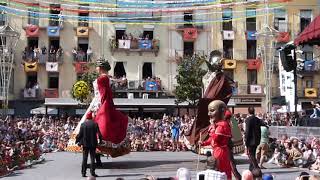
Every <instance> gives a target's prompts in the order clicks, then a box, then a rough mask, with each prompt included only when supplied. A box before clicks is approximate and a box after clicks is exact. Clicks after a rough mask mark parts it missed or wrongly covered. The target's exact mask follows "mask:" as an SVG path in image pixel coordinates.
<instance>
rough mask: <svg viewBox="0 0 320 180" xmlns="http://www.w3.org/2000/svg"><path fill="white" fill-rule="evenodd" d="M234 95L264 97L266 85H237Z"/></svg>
mask: <svg viewBox="0 0 320 180" xmlns="http://www.w3.org/2000/svg"><path fill="white" fill-rule="evenodd" d="M232 94H233V95H234V96H243V95H244V96H247V95H249V96H264V95H265V93H264V85H258V84H257V85H249V84H235V85H234V86H233V88H232Z"/></svg>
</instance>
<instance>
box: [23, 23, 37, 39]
mask: <svg viewBox="0 0 320 180" xmlns="http://www.w3.org/2000/svg"><path fill="white" fill-rule="evenodd" d="M26 35H27V37H39V26H36V25H28V26H27V27H26Z"/></svg>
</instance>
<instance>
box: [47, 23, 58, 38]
mask: <svg viewBox="0 0 320 180" xmlns="http://www.w3.org/2000/svg"><path fill="white" fill-rule="evenodd" d="M47 30H48V36H49V37H59V36H60V27H58V26H48V28H47Z"/></svg>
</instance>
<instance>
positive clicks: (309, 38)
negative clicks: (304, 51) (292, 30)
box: [294, 15, 320, 45]
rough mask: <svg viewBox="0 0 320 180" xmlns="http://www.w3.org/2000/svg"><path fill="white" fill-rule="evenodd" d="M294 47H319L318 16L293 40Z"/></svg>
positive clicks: (319, 24)
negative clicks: (304, 45) (307, 45)
mask: <svg viewBox="0 0 320 180" xmlns="http://www.w3.org/2000/svg"><path fill="white" fill-rule="evenodd" d="M294 44H295V45H302V44H309V45H320V15H319V16H317V17H316V18H315V19H314V20H313V21H312V22H311V23H310V24H309V25H308V26H307V27H306V28H305V29H304V30H303V31H302V33H300V34H299V36H298V37H297V38H296V39H295V40H294Z"/></svg>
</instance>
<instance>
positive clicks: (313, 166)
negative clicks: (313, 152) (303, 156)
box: [310, 156, 320, 171]
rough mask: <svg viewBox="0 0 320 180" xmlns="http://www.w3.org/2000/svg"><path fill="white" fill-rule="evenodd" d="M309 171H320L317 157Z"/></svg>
mask: <svg viewBox="0 0 320 180" xmlns="http://www.w3.org/2000/svg"><path fill="white" fill-rule="evenodd" d="M310 169H311V170H316V171H320V156H317V158H316V162H315V163H313V164H312V165H311V167H310Z"/></svg>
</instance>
